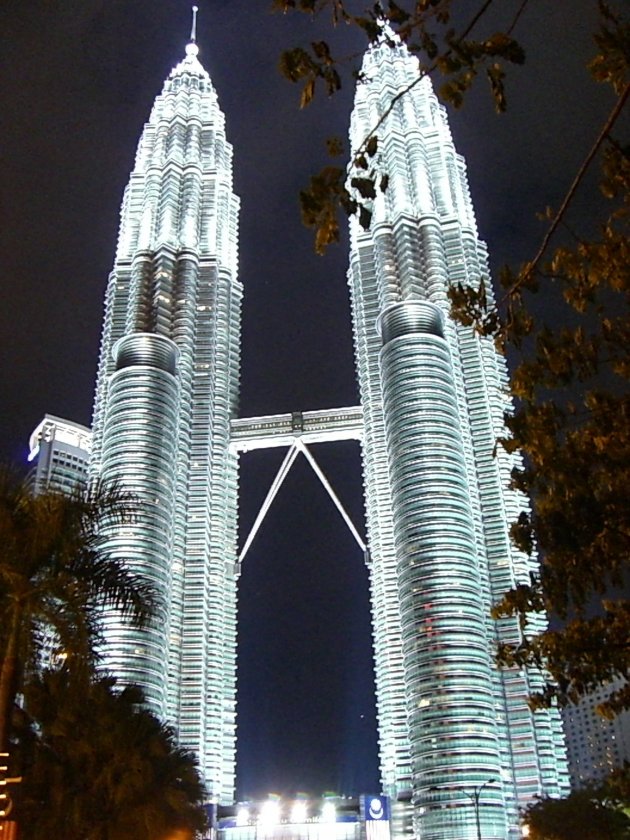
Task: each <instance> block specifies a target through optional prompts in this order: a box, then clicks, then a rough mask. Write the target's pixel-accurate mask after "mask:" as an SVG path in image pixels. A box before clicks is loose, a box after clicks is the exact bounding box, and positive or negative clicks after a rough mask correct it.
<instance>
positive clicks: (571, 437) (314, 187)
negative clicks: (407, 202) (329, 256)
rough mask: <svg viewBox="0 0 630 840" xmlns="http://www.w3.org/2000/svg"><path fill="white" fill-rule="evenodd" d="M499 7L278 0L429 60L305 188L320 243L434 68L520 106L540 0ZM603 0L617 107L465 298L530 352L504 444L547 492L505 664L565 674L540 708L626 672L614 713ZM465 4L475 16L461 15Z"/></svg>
mask: <svg viewBox="0 0 630 840" xmlns="http://www.w3.org/2000/svg"><path fill="white" fill-rule="evenodd" d="M594 4H595V0H594ZM492 5H493V2H492V0H481V2H479V4H478V5H476V6H475V8H474V10H473V11H471V9H470V5H469V4H468V3H465V2H463V0H459V2H456V0H414V2H403V1H402V0H400V1H399V2H392V1H391V0H382V2H378V3H375V4H373V5H372V6H371V7H370V9H369V10H368V11H367V12H366V13H365V14H363V15H356V14H352V13H351V12H350V11H349V10H348V6H349V4H348V3H347V2H344V1H343V0H276V2H275V7H276V8H278V9H280V10H281V11H284V12H288V11H301V12H306V13H309V14H315V13H319V14H321V13H323V12H325V11H328V12H329V13H330V14H331V15H332V22H333V23H334V24H337V23H340V22H345V23H347V24H351V25H354V26H356V27H358V28H359V29H361V30H362V31H363V32H364V33H365V35H366V37H367V40H368V41H369V42H373V41H374V40H376V39H377V38H381V39H383V40H384V41H385V42H386V43H389V44H390V45H392V46H393V45H394V43H395V42H396V41H397V40H398V39H399V40H400V41H402V42H403V43H405V44H406V45H407V47H408V49H409V50H410V51H411V52H412V53H414V54H416V55H417V56H418V58H419V63H420V72H419V75H418V77H417V79H415V80H413V81H412V82H411V83H410V84H409V86H408V87H407V88H406V89H403V90H401V91H398V92H397V93H395V94H393V95H392V100H391V102H390V105H389V107H388V108H386V109H385V112H384V113H383V114H382V115H381V117H380V118H379V121H378V123H377V124H376V125H374V126H373V127H372V130H371V132H370V134H369V136H368V137H366V138H365V140H364V142H363V144H362V146H361V147H360V148H359V149H358V150H357V152H356V153H355V156H354V159H353V160H352V161H351V163H350V165H349V167H348V169H347V170H342V169H341V168H335V171H334V173H330V172H329V174H328V178H327V180H326V182H325V183H323V182H322V181H319V180H317V179H318V176H315V178H314V179H313V181H312V183H311V187H310V188H309V189H308V190H305V191H304V192H303V193H302V196H301V200H302V210H303V218H304V221H305V222H306V224H308V225H310V226H312V227H314V228H315V229H316V248H317V250H318V251H319V252H322V251H323V250H324V249H325V247H326V246H327V245H328V244H329V243H330V242H333V241H335V240H336V239H337V238H338V231H339V227H338V221H337V216H336V213H337V210H338V209H339V208H342V209H343V210H344V211H345V212H350V213H354V212H359V213H362V218H361V222H362V224H364V226H368V225H369V221H370V212H369V210H370V201H371V200H372V199H373V198H374V195H375V194H376V190H377V189H378V185H379V183H380V184H381V185H382V186H383V187H384V188H386V187H387V181H386V179H387V172H380V171H379V169H378V155H377V154H376V150H377V148H378V133H379V130H380V129H381V126H382V125H383V124H384V123H385V122H386V120H387V118H388V116H389V114H390V113H391V110H392V109H393V108H394V106H395V105H396V102H397V101H398V100H399V99H401V98H402V97H404V96H405V95H406V94H407V93H408V91H409V90H410V89H411V88H412V87H413V86H414V85H415V84H417V82H418V81H419V80H420V78H421V77H422V76H423V75H426V74H431V76H432V77H433V80H434V83H435V84H436V87H437V91H438V94H439V95H440V96H441V97H442V99H444V100H445V101H446V102H447V103H450V104H451V105H453V106H455V107H459V106H460V105H461V104H462V102H463V101H464V97H465V94H466V92H467V91H468V90H469V89H470V87H471V85H472V84H473V82H474V81H475V80H476V79H477V78H479V77H481V76H485V77H486V78H487V80H488V82H489V86H490V91H491V95H492V97H493V99H494V103H495V107H496V110H497V111H499V112H501V111H503V110H505V108H506V107H507V99H506V92H505V85H504V79H505V74H506V68H507V66H508V65H509V64H514V63H522V61H523V60H524V54H523V51H522V49H521V48H520V46H519V44H518V42H517V41H516V40H515V36H516V34H517V31H518V22H519V18H520V16H521V15H522V13H523V12H524V11H525V9H526V8H527V6H528V0H523V2H522V3H520V4H518V7H517V10H516V13H515V14H514V16H513V17H512V18H511V19H509V20H506V21H505V28H504V29H503V30H502V31H499V32H485V31H484V21H485V20H486V19H487V12H488V10H489V8H490V7H491V6H492ZM495 5H497V4H496V3H495ZM596 5H597V8H598V10H599V24H598V29H597V31H596V32H594V33H593V34H594V45H595V54H594V57H593V59H592V61H591V62H590V65H589V69H590V72H591V74H592V76H593V78H594V79H595V81H596V82H599V83H602V84H604V85H606V86H607V87H608V88H609V89H610V90H612V93H613V104H612V108H611V110H610V113H609V114H608V116H607V118H606V120H605V121H604V123H603V125H602V126H601V129H600V131H599V132H598V134H597V136H596V137H594V138H593V144H592V146H591V148H590V149H588V150H586V151H585V155H584V159H583V163H582V165H581V166H580V167H579V169H578V171H577V172H576V173H575V177H574V179H573V181H572V183H571V184H569V185H568V187H567V192H566V194H565V197H564V199H563V201H562V202H561V203H560V205H559V206H558V207H557V208H548V209H547V211H545V214H544V219H545V221H546V233H545V235H544V237H543V239H542V242H541V244H540V247H539V248H538V249H537V252H536V253H535V254H534V255H533V256H532V258H531V260H530V261H529V262H528V263H526V264H525V265H523V266H522V267H521V268H520V269H516V270H514V269H507V268H506V269H505V270H504V271H503V272H502V275H501V277H500V281H501V285H502V288H503V292H502V295H501V296H500V299H499V301H498V303H497V304H496V305H495V304H492V305H489V303H488V296H487V294H486V282H485V279H484V278H479V279H478V282H477V285H476V286H474V287H462V286H454V287H453V288H451V290H450V297H451V303H452V311H453V314H454V316H455V317H456V318H457V319H458V320H459V321H460V322H461V323H463V324H465V325H469V326H470V327H471V328H473V329H475V330H477V331H478V332H480V333H482V334H484V335H489V336H492V337H493V338H494V341H495V343H496V346H497V347H498V348H499V349H500V350H501V351H508V352H509V353H510V355H511V358H512V359H513V360H514V361H515V363H516V366H515V370H514V375H513V379H512V392H513V395H514V397H515V398H516V409H515V411H514V412H513V413H511V414H510V415H508V416H507V417H506V422H507V429H508V435H507V436H506V437H505V438H504V439H503V440H501V441H500V442H499V443H500V445H502V446H504V447H505V448H506V449H507V450H510V451H511V450H515V449H518V450H520V451H522V452H523V453H524V455H525V466H524V468H523V469H518V470H516V471H515V472H514V474H513V476H512V481H513V484H514V486H515V487H517V488H518V489H520V490H522V491H523V492H524V493H526V494H528V495H529V496H530V497H531V499H532V502H533V508H532V513H531V514H525V513H523V514H522V515H521V516H520V518H519V520H518V522H515V523H513V525H512V538H513V540H514V542H515V543H516V545H517V546H518V547H519V548H521V549H523V550H524V551H526V552H532V551H533V550H534V549H535V547H538V549H539V550H540V551H541V553H542V556H543V565H542V568H541V572H540V575H538V576H537V577H535V578H533V579H532V580H531V582H530V584H529V585H523V586H518V587H517V588H515V589H514V590H512V591H510V592H508V593H507V594H506V596H505V598H504V599H503V600H502V602H501V603H499V604H497V605H496V607H495V610H494V614H495V617H499V616H502V615H508V614H512V615H517V616H518V617H519V619H520V621H521V624H522V627H523V629H524V642H523V643H522V644H520V645H518V646H503V647H501V648H500V649H499V651H498V658H499V661H500V663H502V664H503V665H506V666H519V667H523V666H526V667H533V668H542V669H543V670H544V669H547V671H546V672H547V673H548V674H549V676H550V679H549V680H548V682H547V685H546V688H545V690H544V691H543V692H541V693H540V694H539V695H537V696H535V697H533V698H532V705H533V706H537V705H549V704H552V703H555V702H559V703H561V704H565V703H567V702H574V701H576V700H578V699H579V698H580V697H581V696H582V695H584V694H585V693H588V692H589V691H591V690H592V689H594V688H596V687H597V686H598V685H600V684H602V683H606V682H608V681H610V680H612V679H614V678H619V677H621V678H622V682H621V687H620V688H618V689H617V690H616V691H615V692H614V693H613V694H612V695H611V696H610V697H609V698H608V700H607V702H606V703H604V704H602V706H601V709H600V710H601V712H602V713H604V714H607V715H614V714H615V713H617V712H618V711H619V710H621V709H624V708H630V685H629V684H628V675H629V673H630V642H629V640H630V604H629V602H628V600H627V599H626V598H624V597H622V596H623V593H624V587H627V585H628V583H629V582H628V579H627V558H628V555H629V553H630V392H629V389H628V379H629V376H630V356H629V348H630V318H629V315H630V312H629V303H630V244H629V242H630V239H629V233H630V230H629V228H630V225H629V221H630V189H629V188H630V145H629V141H628V138H627V137H624V136H623V135H620V132H621V129H620V124H621V120H620V119H619V118H620V117H621V116H622V115H623V114H625V113H626V112H627V104H628V97H629V96H630V20H629V19H628V18H627V16H624V14H623V13H622V12H621V11H620V10H619V8H617V5H618V4H617V5H612V4H610V3H608V2H605V0H599V2H597V3H596ZM463 15H467V16H468V17H467V18H466V19H465V21H464V23H461V24H460V25H459V26H456V24H455V23H454V21H461V20H462V16H463ZM626 15H627V10H626ZM383 26H384V28H383ZM312 61H313V63H312V64H311V65H309V66H308V68H307V67H306V64H303V65H302V67H303V68H304V69H305V72H304V74H303V75H300V74H294V75H293V77H290V78H292V81H299V82H301V83H303V84H310V83H311V82H313V83H314V84H317V82H318V81H319V79H320V76H321V75H322V74H323V73H324V67H323V66H322V62H323V63H324V64H325V67H326V68H327V71H326V72H330V68H331V67H333V66H334V60H333V59H332V57H331V55H330V50H325V51H324V50H323V49H322V48H321V46H319V47H318V49H317V50H315V49H314V47H313V57H312ZM318 62H319V64H318ZM313 90H314V87H313V85H311V92H312V91H313ZM327 92H328V93H331V92H333V91H332V89H330V88H329V89H328V90H327ZM306 99H307V100H308V101H310V99H311V97H310V96H307V97H306ZM338 151H339V149H338V148H337V152H338ZM597 166H599V167H600V171H601V175H600V178H599V193H600V195H599V197H598V196H592V197H591V204H592V206H593V214H592V217H591V218H590V219H589V220H588V227H587V228H585V229H583V230H572V229H570V228H569V226H568V224H567V214H568V211H569V209H570V207H571V204H572V202H573V201H574V198H575V196H576V195H577V194H578V193H579V192H581V191H584V190H586V189H588V188H589V187H588V186H587V184H588V183H590V181H589V179H587V177H586V176H587V174H589V173H590V171H591V170H592V169H593V168H594V167H597ZM382 179H385V180H384V181H383V180H382ZM591 180H592V179H591ZM305 208H307V211H308V212H305ZM600 208H602V209H601V211H600ZM541 289H543V290H544V295H545V300H546V301H552V302H553V306H552V311H553V313H554V320H553V322H551V323H548V322H546V320H545V317H544V316H541V314H540V305H538V306H537V305H536V299H537V295H538V293H539V291H540V290H541ZM545 610H546V611H549V612H552V613H554V614H555V615H557V616H559V617H560V618H561V619H562V620H563V626H562V628H561V629H554V630H548V631H546V632H544V633H541V634H533V633H530V632H529V630H528V617H529V616H530V615H531V613H534V612H541V611H545ZM624 680H625V682H624ZM576 836H577V835H576Z"/></svg>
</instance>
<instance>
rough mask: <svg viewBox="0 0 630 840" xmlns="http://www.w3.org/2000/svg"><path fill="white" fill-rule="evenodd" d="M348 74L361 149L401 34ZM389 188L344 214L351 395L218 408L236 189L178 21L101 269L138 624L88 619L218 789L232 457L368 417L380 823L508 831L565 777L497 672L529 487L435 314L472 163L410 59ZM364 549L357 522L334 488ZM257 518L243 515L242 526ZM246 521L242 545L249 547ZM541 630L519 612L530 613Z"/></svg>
mask: <svg viewBox="0 0 630 840" xmlns="http://www.w3.org/2000/svg"><path fill="white" fill-rule="evenodd" d="M363 72H364V76H365V79H366V81H364V82H363V83H361V84H360V85H359V86H358V88H357V93H356V100H355V107H354V112H353V116H352V124H351V139H352V142H353V146H354V148H356V147H357V146H358V145H359V144H360V142H361V141H362V140H363V138H364V137H365V136H366V135H367V134H368V133H369V131H370V130H371V128H372V127H373V126H374V125H375V124H376V122H377V120H378V118H379V117H380V116H381V115H382V114H383V113H384V112H385V110H386V109H387V108H388V106H389V103H390V101H391V98H392V97H393V96H394V95H395V94H396V93H397V92H398V91H400V90H402V89H403V88H404V87H405V86H406V85H408V84H409V83H410V82H411V81H412V80H414V79H416V78H417V74H418V67H417V62H416V61H415V59H413V58H411V57H410V56H409V55H408V54H407V52H406V50H405V48H404V47H402V46H399V47H394V48H391V47H389V46H386V45H384V44H381V45H376V46H374V47H373V48H372V49H371V50H370V51H369V52H368V54H367V56H366V58H365V62H364V67H363ZM378 164H379V166H380V167H381V168H382V170H383V171H384V172H387V174H388V175H389V188H388V189H387V191H386V193H385V194H384V195H380V196H379V197H378V198H377V199H376V201H375V204H374V215H373V221H372V226H371V229H370V231H368V232H366V231H363V230H362V229H361V228H360V227H359V226H358V225H357V224H356V222H354V221H353V222H352V223H351V253H350V270H349V281H350V287H351V295H352V305H353V317H354V331H355V343H356V359H357V370H358V379H359V384H360V389H361V401H362V407H350V408H343V409H334V410H330V411H319V412H307V413H304V414H302V413H300V412H295V413H294V414H293V415H274V416H272V417H263V418H241V419H236V418H235V411H236V408H235V407H236V399H237V392H238V376H239V353H240V308H241V295H242V288H241V284H240V282H239V281H238V279H237V213H238V199H237V198H236V196H235V195H234V193H233V191H232V150H231V147H230V145H229V144H228V142H227V140H226V136H225V126H224V117H223V114H222V113H221V111H220V109H219V106H218V103H217V97H216V93H215V91H214V89H213V87H212V83H211V81H210V78H209V76H208V74H207V73H206V71H205V70H204V69H203V67H202V66H201V64H200V63H199V61H198V58H197V46H196V44H195V42H194V36H193V38H192V39H191V43H190V44H189V45H188V47H187V49H186V57H185V58H184V60H183V61H182V62H181V63H180V64H178V65H177V67H175V69H174V70H173V71H172V73H171V74H170V76H169V78H168V79H167V81H166V83H165V86H164V89H163V91H162V93H161V94H160V95H159V96H158V98H157V99H156V102H155V105H154V107H153V111H152V113H151V116H150V118H149V121H148V123H147V124H146V126H145V128H144V131H143V134H142V137H141V139H140V144H139V147H138V152H137V156H136V162H135V166H134V169H133V172H132V174H131V178H130V181H129V184H128V186H127V189H126V191H125V195H124V199H123V205H122V211H121V224H120V236H119V241H118V249H117V254H116V258H115V263H114V268H113V271H112V274H111V276H110V279H109V285H108V289H107V296H106V303H105V321H104V329H103V340H102V347H101V357H100V364H99V372H98V381H97V391H96V402H95V411H94V440H93V455H92V462H91V471H92V474H93V475H94V476H101V477H102V478H103V479H106V480H107V479H110V478H113V479H117V480H119V481H121V482H122V483H123V485H124V486H125V487H126V488H127V489H130V490H132V491H134V492H135V493H136V494H137V495H138V497H139V498H140V499H141V500H142V502H143V505H142V509H141V512H140V514H139V519H138V521H137V523H135V524H134V525H133V526H132V527H129V526H125V527H124V528H119V529H112V531H111V532H110V534H109V547H110V550H112V551H114V552H119V553H120V554H121V555H122V556H125V557H127V558H129V561H130V563H131V565H132V567H133V568H135V569H137V570H139V571H141V572H142V573H143V574H145V575H147V576H148V577H150V579H151V580H152V581H153V582H154V584H155V586H156V588H157V590H158V592H159V594H160V596H161V607H160V612H159V616H158V618H157V620H156V621H155V622H154V623H153V624H152V625H151V626H150V627H149V628H147V629H145V630H143V631H137V630H134V629H131V628H129V627H128V626H126V625H125V624H124V623H121V622H120V620H119V619H118V618H116V617H114V616H107V647H106V651H105V652H106V656H107V664H108V665H109V667H111V668H112V669H113V670H114V671H115V672H116V673H117V674H118V675H119V676H120V677H121V678H122V679H123V680H127V681H133V682H136V683H139V684H140V685H141V686H143V688H144V690H145V692H146V695H147V701H148V703H149V705H150V707H151V708H152V709H153V710H154V711H156V712H157V713H158V714H160V715H162V716H163V717H165V718H167V719H168V720H170V721H171V722H173V723H174V724H175V725H176V727H177V729H178V732H179V737H180V741H181V743H182V744H183V745H184V746H186V747H188V748H190V749H192V750H194V751H195V752H196V753H197V755H198V756H199V761H200V766H201V769H202V772H203V774H204V777H205V781H206V784H207V787H208V793H209V797H210V798H211V800H212V801H215V802H222V803H229V802H230V801H231V800H232V797H233V786H234V754H235V700H236V683H235V673H236V670H235V669H236V632H235V631H236V582H237V577H238V572H239V558H237V554H236V506H237V458H238V454H239V452H244V451H247V450H248V449H253V448H256V447H258V446H261V447H268V446H288V447H289V453H288V455H287V458H286V459H285V461H284V462H283V464H282V467H281V468H280V471H279V474H278V477H277V478H276V481H275V482H274V484H273V485H272V490H271V491H270V495H269V496H268V498H267V500H266V501H265V503H264V505H263V510H262V515H264V512H265V511H266V510H267V509H268V507H269V504H270V502H271V499H272V497H273V493H275V492H276V490H277V489H278V487H279V486H280V485H281V483H282V480H283V478H284V476H285V475H286V473H287V472H288V470H289V469H290V466H291V464H292V463H293V461H294V460H295V458H296V457H297V455H298V454H300V453H301V454H303V455H304V456H305V457H306V458H307V459H308V460H309V462H310V463H311V466H313V468H314V469H315V471H316V472H317V473H318V475H319V477H320V478H321V479H322V481H323V482H324V484H325V486H326V488H327V490H329V492H330V493H331V495H333V496H334V493H333V491H332V490H331V488H330V486H329V485H327V483H326V480H325V477H323V475H322V474H321V471H319V472H318V470H319V468H318V467H317V465H316V464H315V461H314V459H313V458H312V454H311V453H310V451H309V449H308V445H309V444H310V442H312V441H316V442H322V441H325V440H340V439H346V438H354V439H357V438H361V439H362V440H363V453H364V466H365V470H364V471H365V492H366V500H367V519H368V543H369V551H368V552H367V553H366V556H367V557H368V562H369V565H370V575H371V587H372V611H373V623H374V649H375V669H376V689H377V707H378V725H379V739H380V753H381V776H382V782H383V789H384V793H386V794H387V795H388V796H390V797H391V800H392V809H391V813H392V820H393V824H392V828H393V834H394V837H395V838H397V837H401V836H402V835H403V834H405V833H408V832H409V833H410V832H412V831H413V832H414V833H415V836H416V837H418V838H422V840H454V838H457V840H462V838H475V837H477V820H479V827H480V830H481V831H482V836H483V837H484V838H487V839H488V840H490V838H492V840H507V838H515V837H517V836H519V833H518V815H517V808H518V806H519V804H522V803H523V802H525V801H528V799H530V798H531V797H532V796H534V795H535V794H537V793H547V794H552V795H553V794H558V793H562V792H563V791H564V789H565V787H566V767H565V761H564V751H563V745H562V736H561V727H560V720H559V717H558V715H557V714H556V713H555V712H554V711H551V712H540V713H537V715H536V716H533V715H532V713H531V712H530V710H529V708H528V706H527V696H528V694H529V693H530V692H531V691H532V690H536V689H537V688H538V687H539V682H536V678H535V677H532V676H528V675H526V674H524V673H522V672H520V671H506V672H499V671H498V670H497V669H496V668H495V666H494V664H493V648H494V645H495V644H496V642H497V641H518V639H519V632H520V631H519V628H518V625H517V622H516V621H513V620H511V619H504V620H502V621H500V622H498V623H496V622H493V621H492V620H491V618H490V607H491V605H492V604H493V603H494V602H496V601H497V599H498V598H500V596H501V595H502V593H503V592H505V591H506V589H508V588H509V587H511V586H512V585H513V584H514V583H515V582H518V581H527V580H529V574H530V572H531V571H532V570H533V569H534V568H535V561H534V560H533V559H531V558H528V557H526V556H524V555H523V554H521V553H519V552H517V551H516V550H515V549H514V548H513V547H512V546H511V545H510V541H509V536H508V523H509V522H511V521H513V520H514V519H516V517H517V516H518V513H519V511H521V510H522V509H523V507H524V500H523V499H522V498H521V497H519V496H518V495H517V494H516V493H514V492H513V491H511V490H509V489H508V483H509V477H510V471H511V469H512V467H513V466H514V465H515V464H516V463H517V462H518V461H517V458H516V456H514V455H507V454H506V453H505V452H503V451H499V452H498V453H497V455H496V456H495V455H494V445H495V441H496V439H497V437H498V436H500V435H501V434H502V433H503V431H504V426H503V412H504V411H505V410H506V408H508V401H507V397H506V389H505V386H506V382H507V375H506V369H505V364H504V361H503V359H502V358H501V357H499V356H498V355H497V353H496V352H495V350H494V348H493V346H492V343H491V342H490V341H488V340H485V339H481V338H479V337H477V336H475V335H474V334H473V333H472V332H471V331H470V330H469V329H464V328H462V327H460V326H458V325H457V324H455V323H454V322H453V321H452V320H451V319H450V317H449V306H448V301H447V289H448V287H449V284H451V283H454V282H457V281H466V282H469V283H472V284H475V283H478V282H479V279H480V278H481V277H482V276H485V275H487V256H486V251H485V247H484V245H483V243H482V242H481V241H480V240H479V239H478V237H477V231H476V224H475V220H474V214H473V209H472V204H471V200H470V196H469V192H468V186H467V182H466V173H465V166H464V162H463V160H462V158H461V157H460V156H459V155H457V153H456V152H455V149H454V146H453V142H452V139H451V136H450V133H449V129H448V125H447V121H446V116H445V113H444V110H443V108H441V106H440V105H439V104H438V102H437V100H436V98H435V96H434V94H433V92H432V90H431V87H430V83H429V82H428V81H423V82H421V83H419V84H416V85H415V86H414V87H413V88H412V89H411V90H410V92H409V93H407V94H406V95H405V96H403V97H402V98H401V99H400V100H399V102H398V103H397V104H396V106H395V107H394V108H393V110H392V112H391V114H389V116H388V117H387V119H386V120H385V122H384V123H383V125H382V127H381V128H380V129H379V152H378ZM339 507H340V510H341V511H342V513H343V515H344V517H345V518H346V521H348V524H349V525H350V526H351V528H352V530H353V534H354V535H355V538H356V540H357V542H358V543H359V545H360V546H361V547H362V548H363V547H364V546H363V542H362V540H361V537H360V536H359V534H358V532H357V531H356V529H354V528H353V526H352V524H351V523H350V522H349V520H348V518H347V516H346V514H345V511H343V509H342V508H341V506H340V505H339ZM259 522H260V517H259V518H258V519H257V520H256V525H255V527H254V529H253V533H255V528H257V527H258V524H259ZM250 542H251V541H250V540H248V541H246V544H245V546H244V548H243V552H242V553H241V556H242V555H243V554H244V553H245V551H246V550H247V548H248V546H249V544H250ZM541 626H542V623H541V620H540V618H538V617H533V618H532V623H531V628H532V629H533V630H535V629H537V628H539V627H541Z"/></svg>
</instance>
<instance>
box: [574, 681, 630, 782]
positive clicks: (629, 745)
mask: <svg viewBox="0 0 630 840" xmlns="http://www.w3.org/2000/svg"><path fill="white" fill-rule="evenodd" d="M624 683H625V680H623V679H622V678H619V679H617V680H613V681H612V682H610V683H608V684H607V685H603V686H601V687H600V688H598V689H596V690H595V691H593V692H592V693H590V694H587V695H586V696H585V697H583V698H582V699H581V700H580V702H579V703H576V704H575V705H570V706H567V707H566V708H564V709H562V712H561V714H562V723H563V725H564V732H565V735H566V739H567V758H568V761H569V775H570V777H571V787H572V788H573V789H574V790H581V789H583V788H587V787H593V786H597V785H598V784H601V783H602V782H603V781H604V780H605V779H606V777H607V776H609V775H610V774H611V773H612V772H613V770H619V769H621V768H622V767H623V766H624V763H625V762H630V711H628V710H627V709H626V710H625V711H623V712H620V714H618V715H617V716H616V717H615V718H613V719H612V720H608V718H605V717H602V715H600V714H598V712H597V707H598V706H599V705H600V704H601V703H604V702H605V701H606V700H607V699H608V697H609V696H610V694H611V693H612V692H613V691H615V690H617V689H619V688H621V687H622V686H623V685H624Z"/></svg>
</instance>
